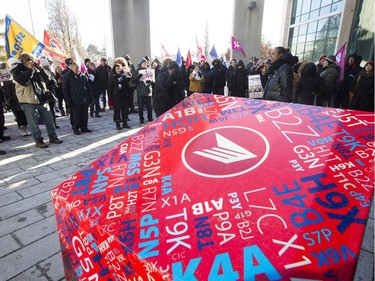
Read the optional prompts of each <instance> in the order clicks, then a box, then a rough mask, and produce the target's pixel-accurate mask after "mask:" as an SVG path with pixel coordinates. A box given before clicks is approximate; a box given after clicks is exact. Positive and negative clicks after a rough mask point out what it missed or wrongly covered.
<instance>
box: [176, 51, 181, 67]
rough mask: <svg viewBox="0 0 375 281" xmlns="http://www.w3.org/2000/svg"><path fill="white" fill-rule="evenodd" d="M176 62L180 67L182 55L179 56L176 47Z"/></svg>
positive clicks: (179, 53)
mask: <svg viewBox="0 0 375 281" xmlns="http://www.w3.org/2000/svg"><path fill="white" fill-rule="evenodd" d="M176 62H177V64H178V66H179V67H181V65H182V57H181V52H180V48H178V50H177V57H176Z"/></svg>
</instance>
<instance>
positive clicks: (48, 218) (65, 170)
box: [0, 110, 374, 281]
mask: <svg viewBox="0 0 375 281" xmlns="http://www.w3.org/2000/svg"><path fill="white" fill-rule="evenodd" d="M102 116H103V117H102V118H90V119H89V128H90V129H92V130H93V132H92V133H88V134H83V135H80V136H76V135H73V134H72V130H71V128H70V124H69V119H68V118H67V117H60V118H58V121H57V123H58V125H59V126H60V129H57V133H58V136H59V137H60V138H61V139H62V140H63V141H64V143H63V144H61V145H54V144H51V145H49V147H48V148H45V149H40V148H36V147H35V146H34V142H33V140H32V138H31V136H30V137H21V134H20V133H19V131H18V129H17V125H16V123H15V122H14V120H13V119H14V117H13V115H12V114H11V113H6V114H5V117H6V126H7V127H8V130H7V131H6V134H7V135H11V137H12V140H11V141H7V142H3V143H0V149H2V150H6V151H7V152H8V154H7V155H5V156H0V281H5V280H11V281H28V280H43V281H45V280H50V281H51V280H52V281H55V280H64V277H63V276H64V272H63V267H62V259H61V254H60V245H59V241H58V236H57V229H56V223H55V215H54V211H53V206H52V201H51V192H50V191H51V189H52V188H54V187H55V186H57V185H58V184H60V183H61V182H62V181H64V180H65V179H67V178H68V177H70V176H71V175H72V174H74V173H75V172H77V171H78V170H80V169H82V168H83V167H84V166H86V165H87V164H89V163H91V162H92V161H93V160H95V159H96V158H98V157H99V156H100V155H102V154H104V153H105V152H106V151H108V150H109V149H110V148H112V147H114V146H115V145H117V144H118V143H119V142H121V141H123V140H124V139H125V138H126V137H127V136H129V135H130V134H132V133H134V132H135V131H136V130H137V129H138V128H140V124H139V120H138V115H137V114H131V115H130V119H131V121H130V122H129V124H130V126H131V127H132V128H133V129H130V130H126V131H117V130H115V126H114V123H113V122H112V111H109V110H107V111H106V112H104V113H102ZM41 128H43V129H42V131H43V135H44V137H45V138H46V137H47V134H46V131H45V128H44V126H41ZM373 272H374V211H373V208H372V211H371V219H370V220H369V223H368V226H367V232H366V236H365V239H364V243H363V246H362V252H361V255H360V258H359V266H358V270H357V275H356V278H355V280H356V281H371V280H374V277H373Z"/></svg>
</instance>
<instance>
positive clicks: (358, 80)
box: [349, 61, 374, 112]
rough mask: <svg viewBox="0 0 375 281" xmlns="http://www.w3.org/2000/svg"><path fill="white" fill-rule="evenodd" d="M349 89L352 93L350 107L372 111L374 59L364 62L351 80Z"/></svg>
mask: <svg viewBox="0 0 375 281" xmlns="http://www.w3.org/2000/svg"><path fill="white" fill-rule="evenodd" d="M349 89H350V92H351V93H352V94H353V96H352V98H351V101H350V106H349V108H350V109H356V110H363V111H370V112H374V61H369V62H367V63H366V64H365V66H364V68H363V70H362V71H361V72H360V73H359V74H358V75H357V76H356V77H355V78H354V79H353V80H352V82H351V84H350V85H349Z"/></svg>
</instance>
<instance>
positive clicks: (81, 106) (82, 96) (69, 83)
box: [62, 62, 92, 135]
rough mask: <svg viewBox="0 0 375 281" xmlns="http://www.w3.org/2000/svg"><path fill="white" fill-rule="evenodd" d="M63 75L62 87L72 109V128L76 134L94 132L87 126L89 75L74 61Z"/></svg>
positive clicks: (66, 100) (68, 105)
mask: <svg viewBox="0 0 375 281" xmlns="http://www.w3.org/2000/svg"><path fill="white" fill-rule="evenodd" d="M70 69H71V71H69V72H68V73H67V74H66V75H65V76H64V77H63V83H62V89H63V94H64V99H65V102H66V103H67V107H68V108H70V110H71V111H72V128H73V132H74V134H75V135H80V134H81V133H90V132H92V131H91V130H89V129H88V128H87V123H88V108H89V104H90V101H91V99H90V92H89V84H88V81H87V76H86V75H84V74H82V73H81V71H80V67H79V65H78V64H76V63H75V62H73V63H72V64H71V66H70Z"/></svg>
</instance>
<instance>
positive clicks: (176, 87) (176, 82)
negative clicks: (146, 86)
mask: <svg viewBox="0 0 375 281" xmlns="http://www.w3.org/2000/svg"><path fill="white" fill-rule="evenodd" d="M164 62H165V61H164ZM162 65H163V64H162ZM184 87H185V86H184V83H183V81H182V78H181V74H180V69H179V66H178V64H177V63H176V62H175V61H171V62H170V63H165V64H164V67H163V71H162V72H161V73H160V74H159V76H158V78H157V79H156V83H155V92H154V93H153V99H154V110H155V113H156V116H157V117H159V116H160V115H162V114H163V113H164V112H166V111H168V110H169V109H171V108H172V107H173V106H175V105H176V104H177V103H179V102H180V101H181V92H182V90H183V89H184Z"/></svg>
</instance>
